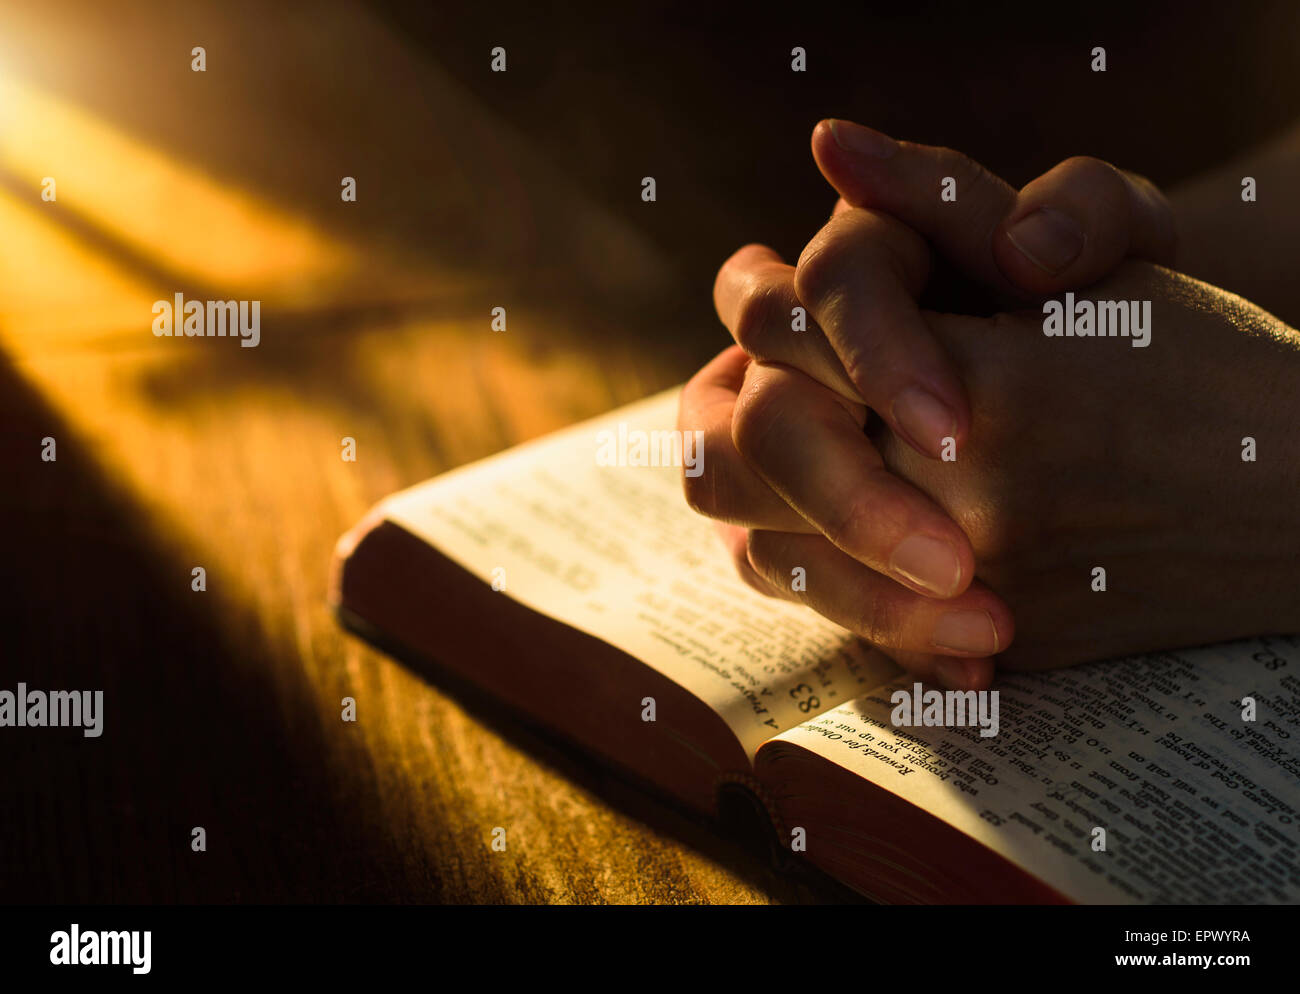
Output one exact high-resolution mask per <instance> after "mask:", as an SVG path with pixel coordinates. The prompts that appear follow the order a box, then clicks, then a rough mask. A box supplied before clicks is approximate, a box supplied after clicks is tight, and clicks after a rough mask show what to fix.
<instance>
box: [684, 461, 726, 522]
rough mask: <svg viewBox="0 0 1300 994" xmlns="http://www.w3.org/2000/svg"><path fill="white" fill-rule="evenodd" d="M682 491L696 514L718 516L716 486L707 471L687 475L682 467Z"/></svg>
mask: <svg viewBox="0 0 1300 994" xmlns="http://www.w3.org/2000/svg"><path fill="white" fill-rule="evenodd" d="M682 491H683V493H684V494H685V496H686V503H687V505H688V506H689V507H690V509H691V510H692V511H694V512H695V513H696V514H702V515H704V516H705V517H706V518H714V517H717V516H718V514H717V511H718V494H717V488H716V487H715V486H714V483H713V478H712V476H710V475H709V474H708V473H701V474H700V475H699V476H688V475H686V472H685V470H684V469H683V471H682Z"/></svg>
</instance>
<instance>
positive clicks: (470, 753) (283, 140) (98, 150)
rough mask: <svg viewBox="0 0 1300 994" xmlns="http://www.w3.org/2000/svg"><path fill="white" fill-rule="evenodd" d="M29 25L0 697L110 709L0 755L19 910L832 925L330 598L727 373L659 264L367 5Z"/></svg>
mask: <svg viewBox="0 0 1300 994" xmlns="http://www.w3.org/2000/svg"><path fill="white" fill-rule="evenodd" d="M160 10H161V9H160ZM70 12H72V13H75V14H76V18H75V19H74V18H72V17H71V13H70ZM8 16H9V17H10V19H11V22H12V19H13V18H15V17H18V18H19V23H18V24H17V25H16V26H15V24H13V23H10V24H9V25H8V27H9V28H10V29H11V30H18V31H19V32H20V34H19V35H18V37H21V38H23V39H24V40H25V42H26V45H25V51H26V56H25V61H24V60H21V59H20V60H19V62H18V63H16V64H11V65H8V66H6V67H5V73H6V75H5V76H4V78H3V81H2V82H0V87H2V88H3V91H2V94H3V95H4V96H5V97H6V99H7V101H8V103H9V105H10V106H11V108H12V109H13V112H14V113H16V114H17V115H18V118H19V122H20V128H21V129H22V130H21V139H20V138H19V137H18V135H17V134H15V133H13V132H10V133H9V134H7V135H6V136H5V137H4V138H3V139H2V140H3V142H4V144H3V145H0V150H2V151H3V158H2V159H0V169H2V172H0V178H2V179H3V183H2V184H0V223H2V224H3V229H2V230H3V231H4V239H3V240H4V245H3V246H2V247H0V261H3V263H4V265H3V268H0V290H3V294H2V296H0V308H2V309H0V341H2V342H3V358H2V359H0V405H3V416H2V417H0V425H2V426H3V427H2V428H0V446H2V448H3V453H2V455H3V459H2V461H0V466H3V468H4V469H3V474H4V476H5V477H6V478H7V482H6V483H5V484H4V486H3V487H2V488H0V501H2V502H3V504H2V506H3V511H4V513H5V518H6V520H7V521H8V523H9V526H10V534H11V536H12V537H11V540H10V549H9V550H8V552H7V554H6V555H5V556H4V557H3V559H0V575H2V576H3V590H4V592H5V600H4V604H5V610H4V615H3V619H2V620H3V628H2V629H0V630H3V632H4V636H5V647H4V650H3V663H2V664H0V671H2V672H0V688H5V689H14V687H15V686H16V684H17V683H18V682H19V681H24V682H26V683H27V685H28V686H29V687H31V688H34V689H36V688H43V689H47V690H52V689H102V690H103V691H104V694H105V699H106V708H107V714H106V721H105V731H104V734H103V735H102V737H100V738H97V739H91V738H83V737H82V736H81V735H80V733H79V732H77V731H75V730H69V729H4V730H3V731H0V766H2V768H3V770H4V774H3V783H4V796H5V801H6V803H5V809H6V811H5V815H4V817H3V819H0V900H6V901H30V900H35V901H58V902H80V901H92V902H100V901H130V902H153V901H161V902H208V901H215V902H230V901H274V902H278V901H307V902H338V901H384V902H522V903H532V902H537V903H550V902H594V903H600V902H633V903H640V902H665V903H696V902H745V903H750V902H759V903H762V902H771V901H778V900H779V901H798V900H808V899H812V898H817V897H821V898H825V897H827V896H833V897H838V896H842V895H841V894H840V892H838V891H836V890H835V889H834V888H831V887H828V886H821V885H818V884H816V883H812V884H808V883H805V882H799V881H795V880H791V879H787V878H782V877H779V876H777V875H776V874H775V873H774V872H773V871H771V870H770V869H769V868H768V867H767V865H766V863H764V862H763V861H762V860H761V859H759V858H757V856H755V855H753V854H751V853H749V852H747V851H746V850H743V849H741V848H739V847H738V846H737V845H735V844H733V843H732V842H730V841H728V840H727V839H725V838H723V837H722V836H721V835H719V834H718V833H717V832H716V831H714V830H713V829H712V828H711V827H709V826H707V825H701V824H697V823H696V822H694V821H692V820H690V819H688V818H686V817H684V816H683V815H681V814H680V813H678V812H677V811H675V810H674V809H672V808H671V807H669V806H667V805H665V804H663V803H661V802H660V801H658V800H657V799H654V798H650V797H647V796H644V795H642V794H640V793H639V792H637V791H636V790H634V789H630V788H627V787H624V786H623V785H622V784H621V783H620V782H619V781H617V780H616V779H611V778H610V777H608V776H607V775H606V774H605V773H603V772H602V771H601V770H600V769H599V768H596V767H595V766H593V765H592V764H591V763H589V762H588V761H587V760H586V758H585V757H582V756H575V755H573V754H572V753H571V752H568V751H566V750H565V749H563V748H561V747H558V746H556V745H555V744H554V743H550V742H548V741H545V740H542V739H540V738H539V737H537V736H536V735H534V734H532V733H531V732H529V731H527V730H525V729H521V728H519V727H517V726H516V725H515V724H514V723H513V722H512V721H511V720H510V719H509V718H508V717H505V716H502V715H500V714H497V713H495V712H494V711H493V710H492V708H491V707H488V706H485V705H483V704H482V703H481V702H475V701H470V702H468V703H467V702H464V701H459V700H457V699H455V698H454V697H452V696H449V695H448V694H447V693H444V692H443V691H442V690H441V689H439V688H437V687H435V686H431V685H430V684H428V683H426V682H425V681H423V680H422V679H420V678H419V677H417V676H416V675H414V674H413V673H411V672H410V671H408V670H407V669H405V668H403V667H402V666H401V665H399V664H397V663H395V662H394V661H392V660H391V659H389V658H387V657H385V656H383V655H381V654H379V653H377V652H375V651H373V650H371V649H369V648H367V647H366V646H365V645H363V644H362V643H360V642H359V641H357V640H356V639H355V638H353V637H351V636H349V635H347V634H345V633H344V632H343V631H341V630H340V628H339V626H338V625H337V624H336V622H335V620H334V618H333V617H332V615H331V613H330V611H329V610H328V609H327V607H326V604H325V585H326V578H327V569H328V565H329V561H330V555H331V550H332V546H333V543H334V541H335V539H336V538H337V537H338V536H339V535H340V534H341V533H342V532H343V531H344V530H345V529H347V528H348V527H349V526H350V525H352V524H353V523H354V522H355V521H356V520H357V519H358V518H359V516H361V515H362V514H363V513H364V512H365V511H366V510H367V508H369V507H370V506H371V505H372V504H373V503H374V502H376V501H378V500H379V499H380V498H382V497H383V496H385V495H386V494H388V493H389V492H391V491H393V490H396V489H398V488H400V487H403V486H407V485H410V484H413V483H416V482H419V481H421V480H423V479H425V478H427V477H429V476H432V475H434V474H436V473H439V472H441V471H443V470H446V469H449V468H451V467H453V466H457V465H460V464H462V463H465V462H467V461H469V460H472V459H475V458H479V457H482V456H486V455H489V454H491V453H493V452H495V451H498V450H500V449H502V448H503V447H506V446H509V445H513V444H516V443H518V442H520V441H523V440H525V439H527V438H531V437H534V436H536V435H538V434H541V433H543V432H546V431H548V430H551V429H554V428H558V427H561V426H563V425H565V424H567V423H570V422H572V421H574V420H575V419H578V418H581V417H585V416H589V415H593V414H596V413H598V412H600V411H602V410H605V409H607V408H609V407H611V406H613V405H615V404H619V403H624V402H628V401H631V400H633V399H636V398H637V397H639V396H642V395H645V394H647V393H649V392H651V391H653V390H657V389H661V388H663V387H665V386H668V385H670V384H672V383H674V382H677V381H679V380H681V379H683V378H685V376H687V375H688V374H689V372H690V371H691V370H692V369H693V368H695V367H696V366H697V365H698V363H699V361H700V360H701V359H702V358H704V357H706V356H707V355H709V354H711V353H712V352H713V351H715V350H716V349H717V348H720V347H721V346H722V345H723V344H724V342H725V338H724V336H723V333H722V332H721V330H720V329H709V331H708V332H707V334H705V335H702V336H699V338H698V340H697V339H696V338H695V336H693V335H685V336H684V335H682V334H680V333H678V334H676V335H675V336H668V337H665V336H664V335H663V334H662V333H661V332H662V327H663V326H662V325H657V324H656V314H655V312H654V310H653V306H654V305H653V301H654V300H655V299H662V297H663V296H664V295H665V294H666V293H668V292H669V291H671V290H672V287H673V286H674V283H673V279H674V277H673V274H672V270H671V266H670V265H668V264H667V263H666V262H665V261H664V260H663V259H662V258H660V257H659V256H658V255H657V254H656V253H655V251H654V250H652V249H651V248H650V247H649V246H648V245H647V244H646V243H644V242H643V241H642V240H641V239H640V237H639V236H638V235H637V234H636V233H635V232H634V231H631V230H628V229H626V228H625V227H622V226H620V225H619V224H617V223H616V222H614V221H613V220H611V219H610V218H609V217H607V216H604V215H602V214H601V213H600V212H599V211H598V210H597V209H595V208H594V207H592V206H591V205H590V204H588V203H586V202H585V201H584V200H583V198H582V197H581V196H580V195H579V194H578V193H577V192H576V191H574V190H573V189H572V188H571V187H570V186H569V185H567V184H566V182H565V180H564V177H563V176H558V175H555V174H553V172H548V170H547V167H546V166H545V165H544V164H543V163H541V162H540V161H538V162H532V161H531V160H530V159H529V150H528V149H527V147H526V146H525V145H523V144H522V143H521V142H519V141H518V140H517V139H515V138H513V137H512V136H511V135H510V134H508V133H507V132H506V131H505V130H504V129H501V128H499V127H498V126H496V125H495V124H494V122H493V121H491V120H490V119H489V118H486V117H483V116H481V114H480V109H479V108H476V107H475V106H474V105H473V103H472V101H470V100H469V99H468V98H467V97H466V96H465V95H464V94H463V93H461V92H459V91H458V90H457V89H456V87H454V86H453V85H451V84H449V83H448V82H447V80H445V79H443V78H441V77H440V76H439V75H438V73H437V71H436V70H435V69H433V68H431V67H429V66H426V65H423V64H421V63H419V62H418V61H416V60H414V59H413V58H412V57H411V56H410V54H409V53H407V52H405V51H404V50H403V49H402V47H401V46H400V44H399V43H398V42H396V41H395V39H394V38H393V36H391V35H390V34H388V33H386V32H384V31H383V30H381V29H380V28H378V27H377V26H376V25H375V24H374V23H372V22H371V21H369V20H367V19H366V18H365V17H364V16H363V15H361V14H359V13H357V11H356V10H355V9H353V8H352V7H351V6H350V5H347V4H329V5H324V6H322V7H321V12H320V15H319V18H318V19H317V20H316V25H315V33H314V34H311V35H309V36H306V37H302V36H300V37H298V38H297V39H296V41H294V42H291V43H287V44H286V43H285V42H284V40H283V39H284V37H285V34H284V33H283V32H280V33H277V32H276V30H275V27H276V26H275V25H274V24H271V25H267V24H265V23H264V22H261V23H260V24H259V25H258V26H259V27H260V29H261V30H258V31H253V32H252V33H251V34H249V35H247V36H240V35H239V33H238V30H237V28H238V27H239V23H238V22H239V19H240V16H244V17H247V16H248V12H247V11H244V12H242V14H239V15H238V16H233V17H226V18H221V17H219V16H216V15H215V14H210V15H209V19H208V20H205V21H202V22H201V23H195V22H194V21H193V20H192V19H191V20H187V19H186V18H187V17H189V16H191V15H182V14H176V13H170V14H164V13H162V12H159V13H158V17H157V19H156V20H154V21H151V22H149V23H145V22H143V21H140V22H137V21H133V20H130V19H127V20H125V21H120V20H113V19H112V18H110V17H109V15H107V14H103V13H96V11H95V8H94V6H93V5H89V4H86V5H72V6H71V7H70V8H69V9H68V10H63V11H60V10H57V9H56V12H55V13H54V14H53V15H52V16H51V15H47V20H45V21H42V20H41V19H40V18H39V17H36V16H33V17H32V18H31V19H30V20H27V21H22V20H21V15H15V14H11V15H8ZM265 16H266V17H272V16H274V15H265ZM74 25H75V27H74ZM245 26H247V25H245ZM11 36H12V35H11ZM267 38H277V39H279V41H278V42H277V43H276V44H274V45H273V44H271V43H270V42H269V41H267V40H266V39H267ZM105 39H113V40H114V43H115V45H116V46H117V47H116V48H115V53H116V56H115V58H113V59H112V60H110V63H111V64H110V63H106V62H105V59H104V56H103V52H102V50H97V49H95V48H94V46H95V45H101V44H104V43H105ZM200 40H201V41H202V42H203V43H205V44H206V48H207V60H208V69H207V72H206V73H197V72H193V71H191V68H190V56H189V54H188V53H189V51H190V48H191V46H192V45H193V44H198V43H199V41H200ZM294 44H296V45H297V46H298V50H294V48H293V45H294ZM97 52H98V54H97ZM161 52H166V53H168V54H167V57H166V58H165V59H164V58H162V57H160V55H159V53H161ZM309 58H310V59H311V60H313V61H312V63H311V64H313V65H316V66H320V67H322V68H321V70H320V71H319V72H317V73H316V74H315V75H310V74H309V75H307V76H304V75H303V73H302V69H301V67H302V65H303V62H304V60H307V59H309ZM78 65H80V66H83V67H84V66H89V67H91V68H90V69H89V70H88V71H87V72H83V73H81V74H80V76H78V75H77V74H76V73H73V72H71V71H69V70H68V67H75V66H78ZM60 67H62V68H60ZM60 73H63V75H59V74H60ZM366 73H369V74H370V75H371V76H372V77H373V76H376V75H377V76H379V77H381V78H380V79H379V80H378V81H375V80H373V79H372V80H371V82H372V83H374V85H373V86H369V87H365V88H362V90H360V91H358V90H354V89H353V88H351V87H350V86H349V85H348V84H347V82H346V81H347V80H348V79H360V78H362V76H363V75H364V74H366ZM388 84H391V86H388ZM386 86H388V88H387V89H386ZM381 92H390V93H401V94H405V99H404V100H403V101H400V102H397V103H393V104H389V105H383V104H382V103H381V104H374V103H370V102H368V101H373V99H374V95H375V94H376V93H381ZM322 108H331V111H330V112H329V113H326V112H325V111H324V110H322ZM347 175H351V176H355V177H357V179H358V192H359V197H358V201H357V203H355V204H349V203H344V202H343V201H342V200H341V199H340V196H339V189H340V178H341V177H342V176H347ZM45 176H53V177H54V178H55V179H56V183H57V187H56V190H57V199H56V200H55V201H53V202H45V201H42V200H41V197H40V191H41V181H42V178H43V177H45ZM178 291H180V292H183V293H185V295H186V296H187V297H189V298H191V299H218V298H220V299H226V298H232V299H260V300H261V301H262V331H261V344H260V345H259V346H258V347H257V348H247V349H245V348H240V347H239V344H238V342H237V341H234V340H230V339H208V338H204V339H187V338H182V339H168V338H158V337H155V336H154V335H153V334H152V333H151V331H150V322H151V320H152V313H153V312H152V310H151V305H152V301H154V300H157V299H164V300H170V299H171V297H172V294H173V293H175V292H178ZM497 305H501V306H505V307H506V308H507V315H508V327H507V330H506V331H505V332H493V331H492V330H491V329H490V320H491V317H490V311H491V308H492V307H494V306H497ZM345 436H346V437H351V438H354V439H355V440H356V446H357V460H356V462H354V463H353V462H346V461H344V460H343V459H342V458H341V444H342V439H343V438H344V437H345ZM46 437H53V438H54V439H55V440H56V445H57V460H56V461H55V462H44V461H42V459H41V455H40V454H41V448H42V443H41V440H42V439H43V438H46ZM196 566H202V567H203V568H204V569H205V570H206V590H204V591H195V590H193V589H192V588H191V575H192V574H191V571H192V569H193V568H194V567H196ZM344 697H353V698H355V699H356V702H357V711H358V721H357V722H356V723H355V724H351V723H345V722H343V721H342V720H341V717H340V711H341V707H340V702H341V700H342V698H344ZM498 825H500V826H505V827H507V829H508V837H509V849H508V851H507V852H505V853H497V852H493V851H492V850H491V848H490V842H491V830H492V829H493V828H494V827H495V826H498ZM196 826H201V827H203V828H204V829H205V831H206V844H207V848H206V851H205V852H194V851H192V849H191V832H192V829H193V828H194V827H196Z"/></svg>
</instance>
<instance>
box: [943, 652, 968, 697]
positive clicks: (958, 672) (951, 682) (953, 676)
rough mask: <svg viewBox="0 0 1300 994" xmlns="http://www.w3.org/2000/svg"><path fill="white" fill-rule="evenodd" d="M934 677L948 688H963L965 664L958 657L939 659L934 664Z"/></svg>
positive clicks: (966, 682)
mask: <svg viewBox="0 0 1300 994" xmlns="http://www.w3.org/2000/svg"><path fill="white" fill-rule="evenodd" d="M934 675H935V678H936V679H937V680H938V681H939V682H940V683H941V684H943V685H944V686H945V687H946V688H947V689H949V690H965V689H966V686H967V685H968V683H969V681H968V680H967V679H966V664H965V663H963V662H962V661H961V660H960V659H940V660H939V661H938V662H936V663H935V664H934Z"/></svg>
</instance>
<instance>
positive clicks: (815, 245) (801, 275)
mask: <svg viewBox="0 0 1300 994" xmlns="http://www.w3.org/2000/svg"><path fill="white" fill-rule="evenodd" d="M846 235H847V232H846V231H845V228H844V226H843V225H835V226H832V227H830V228H829V230H824V231H823V233H822V234H820V235H818V236H817V237H816V238H815V239H814V240H813V241H812V242H810V243H809V244H808V247H807V248H805V249H804V251H803V254H802V255H800V256H799V263H798V265H797V266H796V267H795V271H794V292H795V294H796V295H798V297H799V299H800V300H802V301H804V302H805V303H807V304H809V305H811V306H813V307H817V306H819V305H820V306H824V305H825V303H826V302H827V301H829V300H831V299H833V298H834V297H835V296H836V295H837V294H838V293H839V292H840V287H841V285H842V282H843V279H844V276H845V268H846V267H845V260H846V255H847V249H848V247H849V241H848V238H847V237H846Z"/></svg>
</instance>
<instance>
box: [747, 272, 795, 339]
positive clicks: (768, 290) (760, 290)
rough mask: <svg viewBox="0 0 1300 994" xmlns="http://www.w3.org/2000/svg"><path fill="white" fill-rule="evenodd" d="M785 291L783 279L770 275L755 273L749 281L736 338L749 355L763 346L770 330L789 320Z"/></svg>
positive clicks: (781, 325)
mask: <svg viewBox="0 0 1300 994" xmlns="http://www.w3.org/2000/svg"><path fill="white" fill-rule="evenodd" d="M783 290H784V287H783V285H782V282H781V281H780V280H775V279H773V278H771V277H769V276H758V275H756V276H752V277H750V279H749V280H748V281H747V283H746V286H745V289H744V291H743V292H742V293H741V298H740V307H739V309H738V310H737V313H736V327H735V337H736V343H737V344H738V345H740V347H741V348H743V349H744V350H745V351H746V352H748V353H749V354H750V355H755V354H756V350H759V349H761V348H762V346H763V343H764V341H765V340H767V338H768V336H769V333H770V330H771V329H773V328H776V327H783V326H784V325H785V324H786V323H787V322H788V321H789V316H788V314H786V313H785V311H786V305H787V303H788V296H787V295H786V294H785V293H784V292H783Z"/></svg>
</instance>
